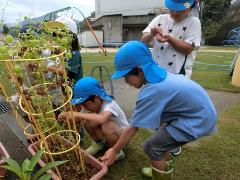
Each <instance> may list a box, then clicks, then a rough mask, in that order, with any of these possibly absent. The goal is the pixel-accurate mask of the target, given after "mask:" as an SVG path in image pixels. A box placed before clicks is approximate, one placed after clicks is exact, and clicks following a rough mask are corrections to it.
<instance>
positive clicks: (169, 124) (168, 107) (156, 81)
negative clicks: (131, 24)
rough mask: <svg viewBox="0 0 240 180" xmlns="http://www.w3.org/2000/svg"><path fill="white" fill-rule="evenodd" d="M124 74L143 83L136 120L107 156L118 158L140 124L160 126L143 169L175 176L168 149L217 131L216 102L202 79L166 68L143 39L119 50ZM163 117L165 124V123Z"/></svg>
mask: <svg viewBox="0 0 240 180" xmlns="http://www.w3.org/2000/svg"><path fill="white" fill-rule="evenodd" d="M120 77H124V78H125V81H126V83H128V84H130V85H131V86H134V87H136V88H137V89H140V88H141V89H140V91H139V93H138V96H137V102H136V108H135V111H134V113H133V115H132V118H131V121H130V126H129V127H128V128H126V129H125V130H124V132H123V133H122V135H121V137H120V138H119V140H118V142H117V143H116V144H115V145H114V146H113V147H112V148H111V149H109V150H108V151H107V152H106V153H105V155H104V156H103V157H102V160H103V161H104V163H105V164H107V165H110V164H111V163H113V162H114V159H115V156H116V154H118V153H119V152H120V150H121V149H122V148H123V147H124V145H125V144H126V143H127V142H128V141H129V140H130V139H131V138H132V137H133V136H134V134H135V133H136V132H137V131H138V128H151V129H155V130H156V131H155V133H154V134H153V135H152V136H151V137H150V138H149V139H147V140H146V143H145V145H144V151H145V153H146V154H147V155H148V157H149V158H150V161H151V168H143V171H142V172H143V174H144V175H147V176H154V177H153V179H154V178H160V179H162V178H163V179H165V178H166V179H170V178H171V174H172V171H173V169H172V167H171V166H169V163H166V161H168V160H169V153H168V151H169V150H171V149H174V148H176V147H179V146H181V145H184V144H186V143H188V142H191V141H194V140H197V139H199V138H200V137H202V136H206V135H210V134H212V133H213V132H214V131H215V130H216V129H215V124H216V120H217V113H216V110H215V107H214V105H213V103H212V101H211V99H210V98H209V96H208V94H207V92H206V91H205V90H204V89H203V88H202V87H201V86H200V85H199V84H197V83H195V82H194V81H192V80H189V79H187V78H186V77H184V76H183V75H175V74H172V73H167V72H166V70H164V69H162V68H160V67H159V66H158V65H157V64H156V63H155V61H154V60H153V58H152V56H151V52H150V51H149V49H148V47H147V46H146V45H145V44H144V43H143V42H138V41H130V42H128V43H126V44H125V45H123V46H122V47H121V48H120V49H119V51H118V52H117V54H116V56H115V73H114V74H113V76H112V78H113V79H118V78H120ZM162 122H163V123H164V124H165V125H164V126H160V124H161V123H162Z"/></svg>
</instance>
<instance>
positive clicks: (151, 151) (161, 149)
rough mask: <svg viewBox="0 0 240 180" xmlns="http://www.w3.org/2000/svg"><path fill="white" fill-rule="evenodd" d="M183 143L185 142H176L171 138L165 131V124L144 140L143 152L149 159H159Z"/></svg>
mask: <svg viewBox="0 0 240 180" xmlns="http://www.w3.org/2000/svg"><path fill="white" fill-rule="evenodd" d="M184 144H186V143H183V142H177V141H176V140H175V139H173V137H172V136H171V135H170V134H169V133H168V132H167V130H166V128H165V126H162V127H160V128H159V129H158V130H156V131H155V133H154V134H153V135H152V136H151V137H150V138H149V139H147V140H146V141H145V144H144V152H145V153H146V154H147V155H148V156H149V158H150V159H151V160H155V161H160V160H162V159H163V158H164V154H165V153H166V152H168V151H170V150H172V149H175V148H177V147H179V146H182V145H184Z"/></svg>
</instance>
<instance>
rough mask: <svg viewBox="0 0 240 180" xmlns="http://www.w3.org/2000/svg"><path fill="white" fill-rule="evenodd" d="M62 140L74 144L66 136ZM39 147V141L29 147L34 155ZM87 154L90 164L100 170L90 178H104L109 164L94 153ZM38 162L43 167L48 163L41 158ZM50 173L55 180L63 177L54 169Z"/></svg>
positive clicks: (95, 179) (94, 179) (87, 160)
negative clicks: (104, 162)
mask: <svg viewBox="0 0 240 180" xmlns="http://www.w3.org/2000/svg"><path fill="white" fill-rule="evenodd" d="M61 140H62V141H63V143H64V144H66V145H69V146H72V145H73V143H72V142H70V141H69V140H67V139H65V138H63V137H61ZM39 149H40V144H39V142H35V143H33V144H31V145H30V146H29V147H28V150H29V152H30V153H31V154H32V155H34V154H35V153H36V152H37V151H38V150H39ZM79 151H80V152H85V151H84V150H82V149H81V148H80V149H79ZM85 154H86V157H85V161H86V162H87V163H88V164H90V165H91V166H93V167H95V168H96V169H97V170H98V172H97V173H96V174H95V175H93V176H92V177H91V178H90V180H99V179H102V177H103V176H104V175H105V174H106V173H107V171H108V168H107V166H106V165H104V164H103V163H101V162H100V161H99V160H97V159H96V158H95V157H93V156H92V155H90V154H87V153H86V152H85ZM38 163H39V165H40V166H41V167H43V166H45V165H46V163H45V162H44V161H43V160H42V159H40V160H39V161H38ZM48 173H51V174H52V179H53V180H60V179H61V178H59V177H58V176H57V174H56V173H54V172H53V171H52V170H49V171H48Z"/></svg>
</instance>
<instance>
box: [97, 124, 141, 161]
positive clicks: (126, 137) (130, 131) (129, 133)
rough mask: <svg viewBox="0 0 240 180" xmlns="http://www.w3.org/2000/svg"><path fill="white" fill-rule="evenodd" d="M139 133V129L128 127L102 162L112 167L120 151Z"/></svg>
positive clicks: (106, 153)
mask: <svg viewBox="0 0 240 180" xmlns="http://www.w3.org/2000/svg"><path fill="white" fill-rule="evenodd" d="M137 131H138V128H137V127H132V126H129V127H127V128H126V129H125V130H124V131H123V133H122V134H121V136H120V138H119V139H118V141H117V143H116V144H115V145H114V146H113V147H112V148H110V149H109V150H107V151H106V152H105V154H104V156H103V157H102V158H101V160H102V161H103V162H104V164H106V165H111V164H113V163H114V161H115V160H116V156H117V154H118V153H119V152H120V150H121V149H122V148H123V147H124V146H125V145H126V144H127V143H128V142H129V141H130V139H131V138H132V137H133V136H134V135H135V134H136V132H137Z"/></svg>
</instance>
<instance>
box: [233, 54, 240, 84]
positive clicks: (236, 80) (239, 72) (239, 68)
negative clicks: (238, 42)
mask: <svg viewBox="0 0 240 180" xmlns="http://www.w3.org/2000/svg"><path fill="white" fill-rule="evenodd" d="M232 85H234V86H238V87H240V55H238V58H237V60H236V63H235V67H234V71H233V75H232Z"/></svg>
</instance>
